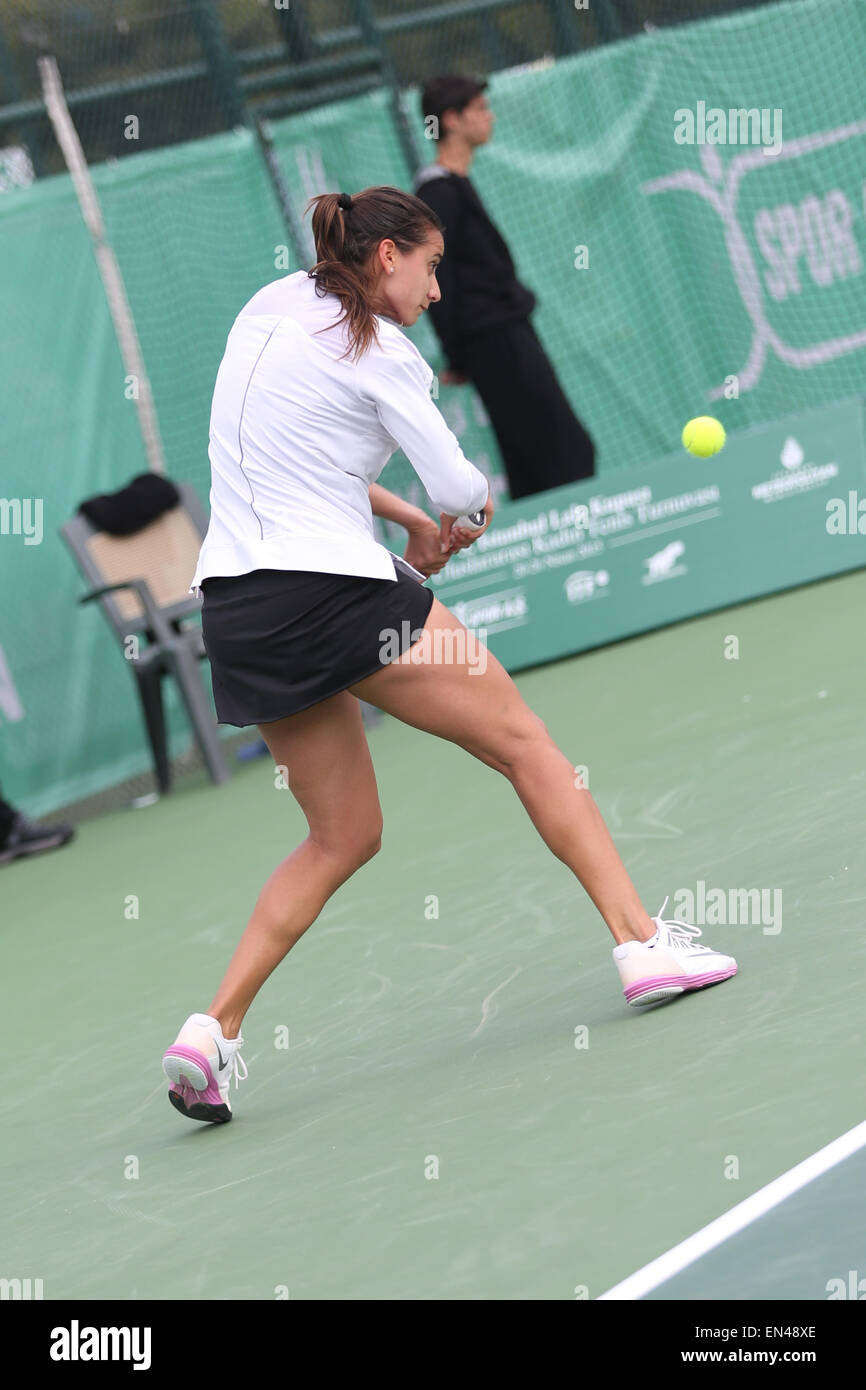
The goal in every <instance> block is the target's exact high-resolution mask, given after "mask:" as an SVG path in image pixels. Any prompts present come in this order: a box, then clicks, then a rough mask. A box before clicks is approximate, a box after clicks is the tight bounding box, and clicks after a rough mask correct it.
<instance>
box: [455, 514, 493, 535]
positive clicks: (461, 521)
mask: <svg viewBox="0 0 866 1390" xmlns="http://www.w3.org/2000/svg"><path fill="white" fill-rule="evenodd" d="M486 520H487V517H486V515H485V513H484V512H468V513H464V514H463V516H458V517H457V519H456V521H455V522H454V525H455V526H461V527H465V528H466V530H467V531H481V530H483V528H484V523H485V522H486Z"/></svg>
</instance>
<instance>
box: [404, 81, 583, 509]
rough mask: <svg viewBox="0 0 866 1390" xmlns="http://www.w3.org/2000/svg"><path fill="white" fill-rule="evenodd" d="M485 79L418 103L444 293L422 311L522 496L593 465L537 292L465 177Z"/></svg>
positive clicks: (426, 197)
mask: <svg viewBox="0 0 866 1390" xmlns="http://www.w3.org/2000/svg"><path fill="white" fill-rule="evenodd" d="M486 87H487V83H486V82H478V81H474V80H473V79H471V78H467V77H457V76H445V77H434V78H431V79H430V81H429V82H427V83H426V84H425V86H424V90H423V93H422V96H421V105H422V110H423V115H424V119H425V125H427V126H428V129H429V122H430V118H431V117H433V118H435V123H434V125H433V128H432V133H433V135H434V138H436V140H437V146H436V163H435V164H429V165H427V166H426V167H425V168H423V169H421V170H420V171H419V173H418V175H417V177H416V179H415V189H414V191H415V193H416V195H417V196H418V197H419V198H421V199H423V201H424V202H425V203H427V205H428V206H429V207H431V208H432V209H433V210H434V212H436V213H438V215H439V217H440V218H441V220H442V221H443V222H444V224H445V256H444V259H443V260H442V261H441V262H440V265H439V268H438V270H437V272H436V275H437V279H438V281H439V287H440V289H441V291H442V298H441V300H440V302H439V303H438V304H432V305H431V306H430V317H431V319H432V321H433V327H434V328H435V330H436V333H437V335H438V337H439V340H440V342H441V344H442V347H443V349H444V351H445V354H446V357H447V359H448V369H447V370H446V371H445V372H443V373H442V374H441V376H440V381H441V382H442V383H443V384H444V385H459V384H461V383H463V382H466V381H471V382H472V385H473V386H474V387H475V389H476V391H477V392H478V394H479V396H480V397H481V399H482V401H483V402H484V406H485V409H486V410H487V414H488V415H489V416H490V421H491V423H492V425H493V428H494V430H495V432H496V437H497V439H498V441H499V448H500V451H501V453H502V461H503V463H504V465H505V471H506V473H507V476H508V487H509V492H510V495H511V497H512V498H518V497H528V496H531V495H532V494H533V493H536V492H544V491H546V490H547V489H548V488H552V487H561V486H562V485H563V484H564V483H574V482H578V481H579V480H580V479H581V478H590V477H592V476H593V474H594V472H595V449H594V446H593V442H592V439H591V438H590V436H589V434H588V433H587V431H586V430H585V429H584V427H583V425H582V424H581V422H580V421H579V420H578V418H577V416H576V415H575V414H574V411H573V410H572V408H571V406H570V404H569V402H568V400H567V399H566V397H565V395H564V393H563V390H562V387H561V386H560V384H559V381H558V380H557V377H556V373H555V372H554V370H553V368H552V366H551V365H550V362H549V360H548V358H547V354H546V353H545V351H544V348H543V347H542V345H541V343H540V342H539V340H538V337H537V336H536V333H535V330H534V329H533V327H532V325H531V323H530V321H529V316H530V314H531V313H532V310H533V309H534V307H535V302H536V301H535V296H534V295H533V294H532V292H531V291H530V290H528V289H527V288H526V287H525V285H522V284H521V283H520V281H519V280H518V279H517V276H516V274H515V269H514V262H513V261H512V259H511V254H510V252H509V250H508V247H507V245H506V244H505V241H504V240H503V238H502V236H501V235H500V233H499V232H498V231H497V229H496V227H495V226H494V225H493V223H492V222H491V220H490V218H489V217H488V215H487V213H486V211H485V209H484V205H483V203H482V202H481V199H480V198H479V196H478V194H477V192H476V190H475V189H474V187H473V186H472V184H471V183H470V181H469V178H468V177H467V173H468V170H469V166H470V165H471V163H472V159H473V157H474V154H475V150H476V148H477V147H478V146H479V145H484V144H486V143H487V141H488V140H489V139H490V135H491V131H492V129H493V112H492V111H491V110H490V107H489V106H488V104H487V98H486V97H485V95H484V92H485V89H486Z"/></svg>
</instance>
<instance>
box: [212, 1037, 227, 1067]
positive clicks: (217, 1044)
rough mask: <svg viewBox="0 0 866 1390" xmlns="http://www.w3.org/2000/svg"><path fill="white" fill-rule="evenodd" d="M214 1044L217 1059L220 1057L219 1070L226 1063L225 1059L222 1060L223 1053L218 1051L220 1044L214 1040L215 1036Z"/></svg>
mask: <svg viewBox="0 0 866 1390" xmlns="http://www.w3.org/2000/svg"><path fill="white" fill-rule="evenodd" d="M214 1046H215V1047H216V1050H217V1056H218V1057H219V1059H220V1071H222V1070H223V1068H224V1067H226V1066H228V1063H227V1062H225V1061H223V1055H222V1053H221V1052H220V1045H219V1043H218V1042H217V1041H216V1038H214Z"/></svg>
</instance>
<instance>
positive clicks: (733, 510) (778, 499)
mask: <svg viewBox="0 0 866 1390" xmlns="http://www.w3.org/2000/svg"><path fill="white" fill-rule="evenodd" d="M861 503H862V507H861ZM861 526H862V531H861V529H860V528H861ZM863 565H866V448H864V418H863V404H862V402H861V401H860V400H859V399H858V400H853V401H848V402H844V403H843V404H841V405H836V406H830V407H825V408H824V409H821V410H813V411H810V412H808V413H807V414H804V415H796V416H791V417H789V418H787V419H783V420H778V421H776V422H774V423H773V424H772V425H762V426H759V427H756V428H755V429H751V430H744V431H743V432H741V433H739V434H735V435H731V436H729V437H728V441H727V444H726V445H725V448H724V450H723V451H722V452H721V453H720V454H717V455H716V456H715V457H714V458H711V459H696V458H692V457H691V456H690V455H688V454H686V453H685V452H682V453H680V454H679V455H677V456H676V457H667V458H663V459H660V460H658V461H657V462H655V463H649V464H646V465H645V466H644V467H643V468H640V469H629V470H622V471H618V472H617V473H616V475H615V478H609V479H608V480H606V483H605V484H604V485H603V484H602V483H601V482H600V481H599V480H597V479H596V480H591V481H589V482H585V483H575V484H573V485H571V486H569V487H563V488H555V489H553V490H552V491H550V492H545V493H540V494H538V495H537V496H535V497H531V498H524V499H523V500H522V501H520V502H510V503H503V504H500V506H499V507H498V508H497V511H496V514H495V516H494V520H493V524H492V526H491V527H490V528H489V530H488V531H486V532H485V533H484V535H482V536H480V537H479V538H478V540H477V541H476V542H475V544H474V545H473V546H472V547H470V549H468V550H464V551H461V552H460V553H459V554H458V555H457V556H455V557H454V559H452V560H451V561H450V562H449V564H448V566H447V568H446V569H445V570H443V571H442V573H441V574H439V575H435V576H433V577H432V578H431V580H430V581H429V583H430V585H431V587H432V588H433V590H434V592H435V593H436V596H437V597H438V598H439V599H441V601H442V602H443V603H444V604H446V606H447V607H448V608H450V609H451V610H452V612H454V613H455V614H456V616H457V617H458V618H459V619H460V620H461V622H463V623H464V624H465V625H466V626H467V627H468V628H470V629H472V630H473V631H476V632H478V633H479V634H480V635H482V636H483V637H484V640H485V641H486V643H487V645H488V647H489V648H490V650H491V651H492V652H493V653H494V655H495V656H497V657H498V658H499V660H500V661H501V662H502V663H503V665H505V666H506V667H507V668H508V669H509V670H516V669H519V668H521V667H524V666H530V665H534V664H536V663H539V662H545V661H551V660H554V659H555V658H557V657H562V656H568V655H570V654H572V653H575V652H580V651H585V650H586V649H587V648H589V647H596V646H601V645H603V644H604V643H607V642H614V641H617V640H619V639H620V638H623V637H630V636H633V635H635V634H636V633H640V632H647V631H649V630H651V629H652V628H656V627H661V626H663V625H664V624H666V623H673V622H677V621H679V620H680V619H683V618H690V617H694V616H695V615H696V614H698V613H706V612H710V611H711V610H713V609H716V608H724V607H727V606H728V605H730V604H734V603H741V602H743V601H744V600H747V599H752V598H757V597H759V596H760V595H762V594H769V593H773V592H775V591H777V590H780V589H787V588H792V587H794V586H795V585H798V584H805V583H808V582H809V581H811V580H815V579H822V578H825V577H826V576H828V575H831V574H839V573H841V572H843V571H845V570H850V569H856V568H858V567H860V566H863Z"/></svg>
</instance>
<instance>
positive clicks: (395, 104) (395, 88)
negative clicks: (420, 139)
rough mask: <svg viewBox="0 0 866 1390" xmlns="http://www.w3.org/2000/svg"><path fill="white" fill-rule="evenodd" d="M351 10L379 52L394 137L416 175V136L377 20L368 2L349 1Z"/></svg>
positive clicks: (367, 0) (412, 172)
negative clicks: (407, 115)
mask: <svg viewBox="0 0 866 1390" xmlns="http://www.w3.org/2000/svg"><path fill="white" fill-rule="evenodd" d="M352 7H353V9H354V11H355V14H356V16H357V20H358V26H359V28H360V30H361V33H362V35H363V37H364V40H365V42H366V43H368V44H370V45H371V47H373V48H375V49H377V50H378V52H379V54H380V56H381V65H382V78H383V81H384V83H385V85H386V86H387V87H388V89H389V91H390V94H391V113H392V115H393V117H394V124H395V126H396V128H397V137H398V139H399V141H400V144H401V146H402V148H403V153H404V155H405V156H406V163H407V164H408V166H409V173H410V175H411V176H413V177H414V175H415V174H416V173H417V172H418V170H419V169H420V168H421V165H422V164H423V163H424V161H423V159H422V158H421V155H420V152H419V150H418V145H417V143H416V140H415V135H414V132H413V130H412V127H411V126H410V124H409V121H408V119H407V117H406V112H405V111H404V110H403V103H402V101H401V99H400V86H399V83H398V81H397V73H396V70H395V68H394V64H393V63H392V62H391V57H390V54H389V53H388V50H387V48H386V47H385V43H384V40H383V38H382V35H381V33H380V31H379V26H378V25H377V23H376V18H375V16H374V14H373V11H372V10H371V8H370V5H369V0H352Z"/></svg>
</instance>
